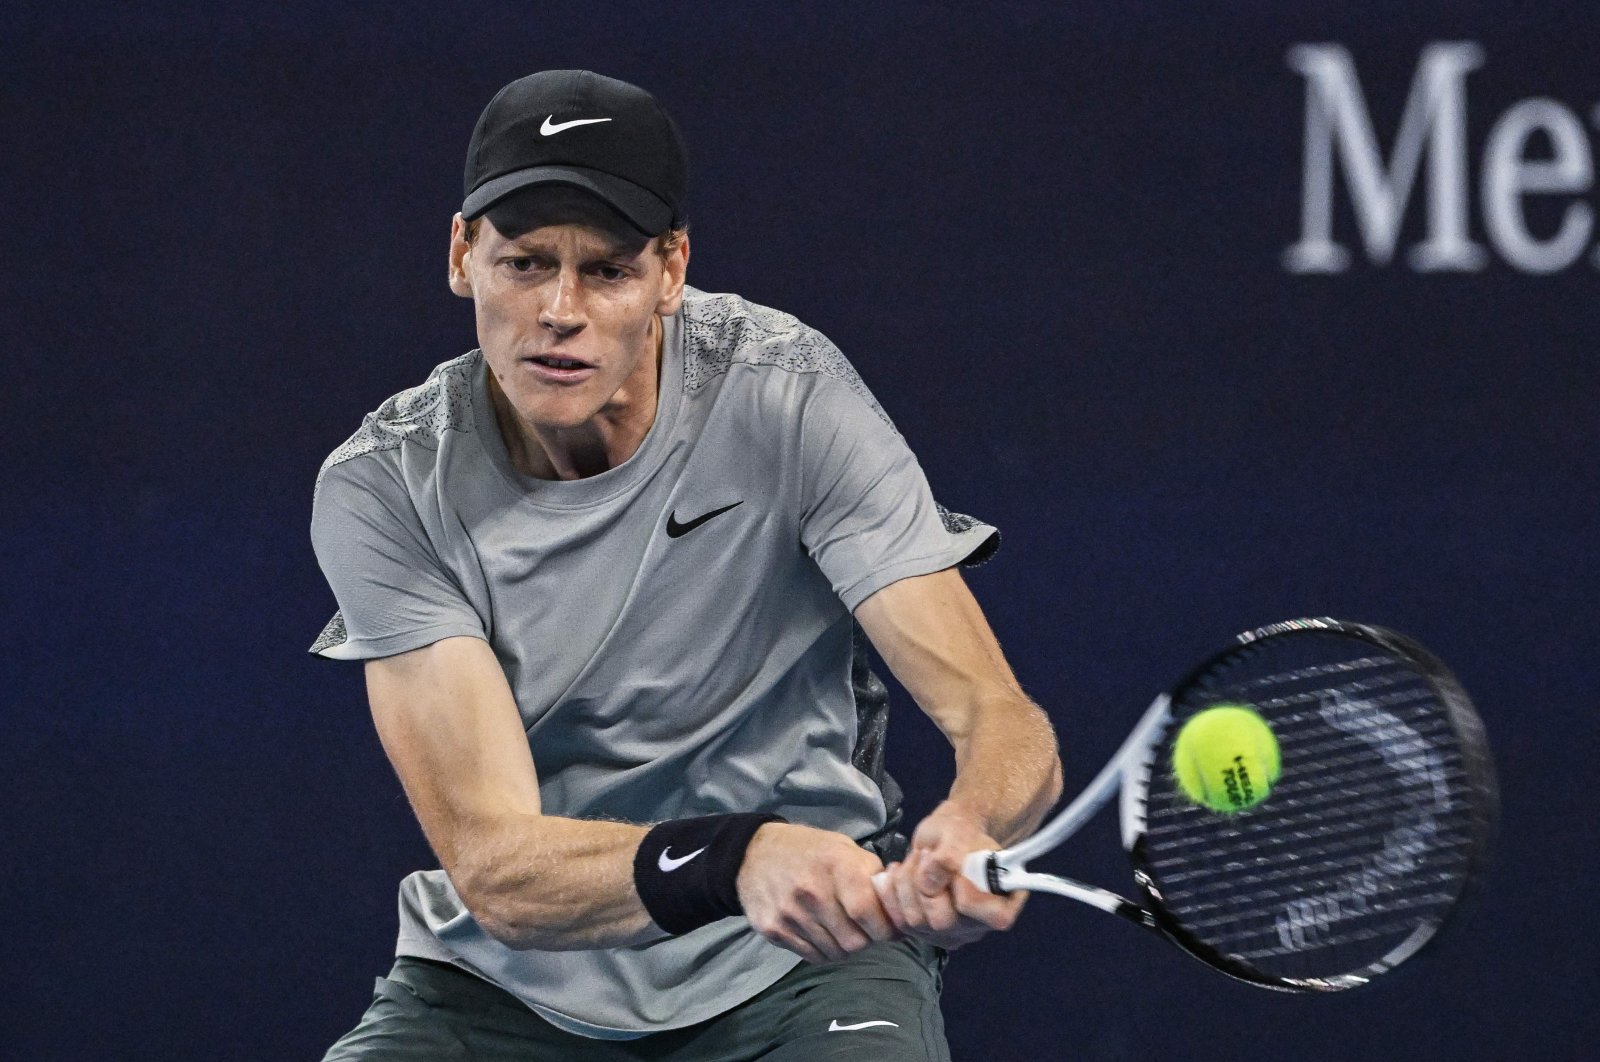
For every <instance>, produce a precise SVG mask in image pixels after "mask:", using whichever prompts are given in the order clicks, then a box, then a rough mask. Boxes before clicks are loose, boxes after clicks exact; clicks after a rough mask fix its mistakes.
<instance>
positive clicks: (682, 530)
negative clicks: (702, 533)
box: [667, 498, 744, 538]
mask: <svg viewBox="0 0 1600 1062" xmlns="http://www.w3.org/2000/svg"><path fill="white" fill-rule="evenodd" d="M743 504H744V499H743V498H741V499H739V500H738V501H736V502H734V503H733V504H732V505H724V506H723V507H722V508H720V509H712V510H711V511H710V512H709V513H705V514H704V515H701V516H697V517H695V518H694V519H693V520H689V521H687V522H686V523H681V524H680V523H678V512H677V510H676V509H674V510H673V512H672V515H671V516H669V517H667V537H668V538H681V537H683V536H684V535H687V534H688V533H689V532H690V531H693V530H694V529H695V528H697V527H699V526H700V525H701V524H703V523H705V522H706V521H707V520H710V519H711V518H712V517H716V516H721V515H722V514H723V513H725V512H727V511H728V510H729V509H737V508H738V507H739V506H741V505H743Z"/></svg>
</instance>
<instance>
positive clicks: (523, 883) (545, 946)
mask: <svg viewBox="0 0 1600 1062" xmlns="http://www.w3.org/2000/svg"><path fill="white" fill-rule="evenodd" d="M646 832H647V831H646V827H643V826H634V825H631V824H629V823H623V822H596V821H589V820H584V819H566V818H559V817H557V816H553V815H526V814H507V815H504V816H501V817H499V818H498V819H496V821H495V822H493V823H490V824H485V825H484V826H482V827H481V828H480V829H478V830H475V831H473V832H472V834H471V837H470V840H469V841H468V842H467V845H468V846H467V849H466V850H464V851H461V852H458V853H457V858H456V859H455V860H454V863H455V865H456V866H457V867H458V868H459V874H460V878H461V880H459V881H455V875H452V880H453V881H454V883H455V885H456V890H457V892H458V893H459V894H460V895H461V899H462V902H464V903H465V904H466V905H467V909H468V910H469V911H471V912H472V915H473V917H474V918H475V919H476V920H477V922H478V924H479V925H481V926H482V927H483V929H484V931H485V932H487V933H489V935H490V936H492V937H494V938H495V939H496V940H499V941H500V942H501V943H503V944H505V945H507V946H508V947H512V948H517V949H523V950H532V949H537V950H541V951H574V950H579V949H585V948H610V947H622V946H625V945H629V944H642V943H644V942H645V941H648V940H653V939H655V938H657V937H660V936H662V935H663V934H662V931H661V929H660V928H658V927H657V926H656V924H655V923H654V922H653V921H652V920H651V918H650V915H649V914H648V913H647V912H646V911H645V909H644V905H643V904H642V903H641V902H640V900H639V894H638V892H637V890H636V889H635V888H634V881H633V857H634V853H635V852H636V851H637V850H638V847H639V842H640V841H641V840H643V839H644V836H645V833H646Z"/></svg>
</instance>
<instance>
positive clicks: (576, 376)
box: [522, 354, 594, 383]
mask: <svg viewBox="0 0 1600 1062" xmlns="http://www.w3.org/2000/svg"><path fill="white" fill-rule="evenodd" d="M522 360H523V361H524V362H525V363H526V364H527V365H528V366H529V367H530V368H532V369H533V371H534V372H535V373H537V374H538V375H539V376H541V377H543V378H544V379H546V380H554V381H557V382H561V383H572V382H575V381H578V380H584V379H587V378H588V377H589V376H590V375H591V374H592V373H593V372H594V366H593V365H590V364H589V363H588V362H586V361H580V360H578V359H577V358H563V357H559V356H557V355H555V354H535V355H532V356H531V357H526V358H523V359H522Z"/></svg>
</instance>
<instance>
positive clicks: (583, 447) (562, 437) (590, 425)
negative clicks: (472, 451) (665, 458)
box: [489, 317, 664, 480]
mask: <svg viewBox="0 0 1600 1062" xmlns="http://www.w3.org/2000/svg"><path fill="white" fill-rule="evenodd" d="M651 330H652V331H653V332H654V333H655V348H656V356H655V358H654V359H652V361H653V364H652V369H653V371H652V373H651V376H650V378H649V379H648V380H644V381H640V384H642V385H643V386H642V387H641V392H642V393H641V394H640V396H639V400H638V401H635V402H630V403H629V404H628V406H627V407H626V408H625V409H623V410H621V411H620V412H618V413H616V414H611V413H609V412H608V411H607V410H604V409H602V410H601V411H600V412H599V413H597V414H595V416H594V417H592V418H591V419H590V420H588V421H586V422H585V423H583V424H580V425H578V426H577V427H575V428H565V429H563V428H548V427H541V426H539V425H536V424H530V423H528V422H527V421H525V420H523V419H522V418H521V417H520V416H518V415H517V411H516V409H515V408H514V407H513V406H512V405H511V401H510V400H509V399H508V398H506V396H505V393H504V392H503V391H501V390H500V386H499V384H498V382H497V381H496V380H495V378H494V374H493V373H490V374H489V394H490V399H491V401H492V404H493V405H494V412H495V422H496V424H497V425H498V427H499V429H500V438H501V439H503V440H504V441H505V445H506V452H507V453H508V454H509V455H510V456H511V463H512V465H513V466H514V467H515V468H516V469H517V471H519V472H521V473H522V474H523V475H525V476H531V477H533V478H534V479H563V480H572V479H586V478H588V477H590V476H597V475H599V474H600V473H602V472H606V471H609V470H610V469H613V468H615V467H617V466H618V465H620V464H622V463H623V462H625V461H627V460H628V458H630V457H632V456H633V455H634V454H635V453H637V452H638V450H639V447H640V446H641V445H642V444H643V443H644V440H645V436H647V435H649V434H650V428H651V427H652V426H653V425H654V424H655V420H656V407H657V405H658V404H659V402H660V397H661V361H662V347H663V334H664V330H663V328H662V327H661V318H660V317H656V318H654V320H653V321H652V323H651Z"/></svg>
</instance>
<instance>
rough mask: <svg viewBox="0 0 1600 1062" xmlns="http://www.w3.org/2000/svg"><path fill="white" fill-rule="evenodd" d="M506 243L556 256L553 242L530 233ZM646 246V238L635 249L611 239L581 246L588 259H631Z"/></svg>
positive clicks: (525, 251)
mask: <svg viewBox="0 0 1600 1062" xmlns="http://www.w3.org/2000/svg"><path fill="white" fill-rule="evenodd" d="M506 243H507V249H508V250H511V251H514V252H518V253H521V254H526V255H544V256H546V257H551V258H553V257H555V256H556V247H555V245H554V244H552V243H550V242H549V241H547V240H542V239H534V238H532V236H531V235H529V236H519V237H517V238H516V239H514V240H507V241H506ZM647 246H649V241H648V240H646V241H645V242H644V243H642V244H640V245H639V246H638V249H637V250H635V249H634V246H633V245H632V244H631V243H625V242H622V241H612V240H596V241H594V242H592V243H588V244H586V245H585V247H584V248H583V255H584V257H585V258H590V259H594V258H620V259H623V260H631V259H634V258H637V257H639V255H640V254H642V253H643V252H644V249H645V248H646V247H647Z"/></svg>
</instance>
